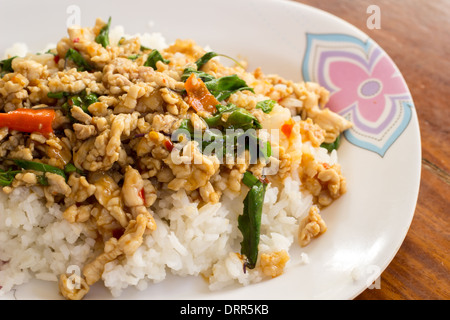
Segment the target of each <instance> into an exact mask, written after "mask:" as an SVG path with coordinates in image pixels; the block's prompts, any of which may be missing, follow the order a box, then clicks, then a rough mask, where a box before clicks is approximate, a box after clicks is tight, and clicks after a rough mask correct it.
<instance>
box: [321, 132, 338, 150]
mask: <svg viewBox="0 0 450 320" xmlns="http://www.w3.org/2000/svg"><path fill="white" fill-rule="evenodd" d="M340 145H341V136H340V135H339V136H338V137H337V138H336V140H334V142H332V143H322V144H321V145H320V147H322V148H325V149H327V150H328V152H331V151H333V150H337V149H338V148H339V146H340Z"/></svg>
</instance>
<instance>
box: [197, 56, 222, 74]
mask: <svg viewBox="0 0 450 320" xmlns="http://www.w3.org/2000/svg"><path fill="white" fill-rule="evenodd" d="M218 55H219V54H217V53H215V52H212V51H211V52H207V53H205V54H204V55H203V56H202V57H201V58H200V59H198V60H197V61H196V62H195V64H196V65H197V70H200V69H201V68H202V67H203V66H204V65H205V64H206V63H207V62H208V61H209V60H211V59H212V58H214V57H217V56H218Z"/></svg>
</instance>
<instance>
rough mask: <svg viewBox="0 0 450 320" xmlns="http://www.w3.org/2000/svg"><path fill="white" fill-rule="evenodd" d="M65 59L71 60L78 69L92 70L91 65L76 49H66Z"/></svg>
mask: <svg viewBox="0 0 450 320" xmlns="http://www.w3.org/2000/svg"><path fill="white" fill-rule="evenodd" d="M65 59H66V61H67V60H68V59H69V60H72V61H73V63H75V64H76V65H77V70H78V71H92V70H93V67H92V66H91V65H90V64H89V63H88V62H87V61H86V60H85V59H84V58H83V56H82V55H81V54H80V53H79V52H78V51H76V50H74V49H72V48H70V49H69V50H67V53H66V57H65Z"/></svg>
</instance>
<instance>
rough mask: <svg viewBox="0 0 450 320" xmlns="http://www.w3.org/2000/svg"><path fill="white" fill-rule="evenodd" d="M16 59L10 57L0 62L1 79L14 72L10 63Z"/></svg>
mask: <svg viewBox="0 0 450 320" xmlns="http://www.w3.org/2000/svg"><path fill="white" fill-rule="evenodd" d="M15 58H17V56H14V57H11V58H9V59H5V60H2V61H0V71H1V72H0V76H1V77H2V78H3V76H4V75H5V74H7V73H11V72H14V70H13V68H12V61H13V60H14V59H15Z"/></svg>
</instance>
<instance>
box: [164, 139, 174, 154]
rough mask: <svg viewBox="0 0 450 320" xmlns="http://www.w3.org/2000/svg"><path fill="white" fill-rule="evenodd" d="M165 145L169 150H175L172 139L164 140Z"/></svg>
mask: <svg viewBox="0 0 450 320" xmlns="http://www.w3.org/2000/svg"><path fill="white" fill-rule="evenodd" d="M164 146H165V147H166V149H167V150H168V151H169V152H172V150H173V143H172V141H170V140H165V141H164Z"/></svg>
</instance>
